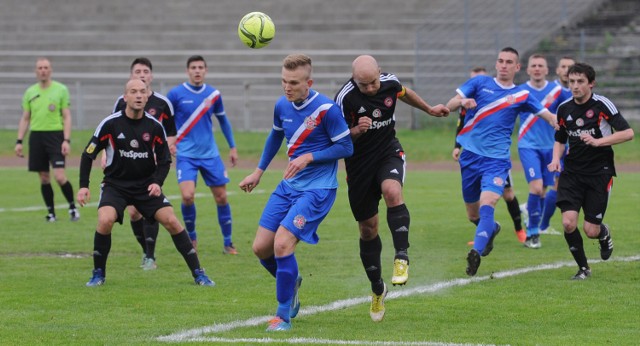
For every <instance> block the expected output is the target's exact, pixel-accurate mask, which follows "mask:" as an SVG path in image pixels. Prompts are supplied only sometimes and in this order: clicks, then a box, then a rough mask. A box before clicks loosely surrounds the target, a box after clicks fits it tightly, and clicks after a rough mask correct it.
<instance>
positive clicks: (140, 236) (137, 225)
mask: <svg viewBox="0 0 640 346" xmlns="http://www.w3.org/2000/svg"><path fill="white" fill-rule="evenodd" d="M131 230H132V231H133V235H134V236H135V237H136V240H137V241H138V244H140V246H141V247H142V253H144V254H146V253H147V248H146V244H145V241H144V219H142V218H140V219H139V220H135V221H133V220H131Z"/></svg>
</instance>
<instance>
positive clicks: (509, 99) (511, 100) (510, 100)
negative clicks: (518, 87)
mask: <svg viewBox="0 0 640 346" xmlns="http://www.w3.org/2000/svg"><path fill="white" fill-rule="evenodd" d="M506 101H507V103H508V104H510V105H512V104H514V103H516V97H515V96H513V95H507V97H506Z"/></svg>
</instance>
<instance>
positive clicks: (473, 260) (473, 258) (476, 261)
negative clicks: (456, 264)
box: [467, 249, 480, 276]
mask: <svg viewBox="0 0 640 346" xmlns="http://www.w3.org/2000/svg"><path fill="white" fill-rule="evenodd" d="M479 267H480V254H479V253H478V250H476V249H471V250H469V253H468V254H467V275H469V276H474V275H476V273H477V272H478V268H479Z"/></svg>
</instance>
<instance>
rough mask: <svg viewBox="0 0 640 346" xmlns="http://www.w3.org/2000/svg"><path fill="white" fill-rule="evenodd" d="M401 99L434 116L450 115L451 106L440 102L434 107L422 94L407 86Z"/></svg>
mask: <svg viewBox="0 0 640 346" xmlns="http://www.w3.org/2000/svg"><path fill="white" fill-rule="evenodd" d="M400 100H402V101H403V102H404V103H406V104H408V105H410V106H412V107H414V108H417V109H420V110H422V111H423V112H425V113H427V114H429V115H432V116H434V117H446V116H448V115H449V108H447V107H446V106H445V105H442V104H439V105H436V106H433V107H432V106H431V105H429V104H428V103H427V101H425V100H424V99H423V98H422V97H420V95H418V94H417V93H416V92H415V91H413V90H412V89H410V88H407V87H405V94H404V95H403V96H402V97H400Z"/></svg>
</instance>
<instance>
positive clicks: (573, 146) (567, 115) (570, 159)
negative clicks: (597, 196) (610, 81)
mask: <svg viewBox="0 0 640 346" xmlns="http://www.w3.org/2000/svg"><path fill="white" fill-rule="evenodd" d="M558 125H559V126H560V129H559V130H558V131H556V134H555V139H556V142H560V143H563V144H567V145H568V146H569V153H568V154H567V156H566V157H565V159H564V169H565V171H567V172H571V173H578V174H584V175H598V174H611V175H616V170H615V166H614V162H613V149H612V148H611V146H604V147H593V146H590V145H588V144H585V143H584V142H583V141H582V140H580V134H582V133H588V134H590V135H591V136H593V137H594V138H603V137H606V136H610V135H611V134H612V133H613V131H614V130H615V131H622V130H626V129H628V128H629V123H627V121H626V120H625V119H624V118H623V117H622V115H621V114H620V113H619V112H618V110H617V109H616V106H615V105H614V104H613V103H612V102H611V101H609V99H607V98H606V97H604V96H601V95H597V94H592V96H591V98H590V99H589V100H588V101H587V102H585V103H584V104H580V105H579V104H576V103H575V102H574V100H573V99H570V100H568V101H566V102H564V103H562V104H561V105H560V107H559V108H558Z"/></svg>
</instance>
